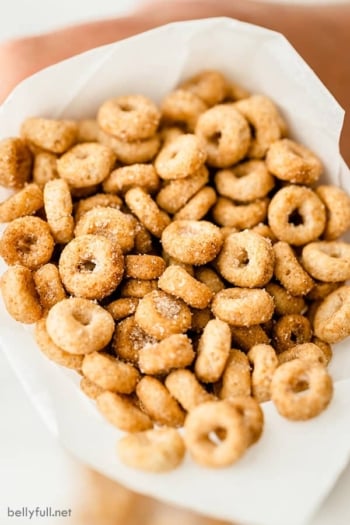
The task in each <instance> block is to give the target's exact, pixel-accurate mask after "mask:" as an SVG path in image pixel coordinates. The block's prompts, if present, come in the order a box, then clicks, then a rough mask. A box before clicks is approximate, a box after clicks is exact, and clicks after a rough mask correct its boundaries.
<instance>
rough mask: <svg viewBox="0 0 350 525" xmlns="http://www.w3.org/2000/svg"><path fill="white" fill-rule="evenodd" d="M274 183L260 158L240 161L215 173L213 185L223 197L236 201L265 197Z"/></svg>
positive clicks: (249, 200)
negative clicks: (236, 164)
mask: <svg viewBox="0 0 350 525" xmlns="http://www.w3.org/2000/svg"><path fill="white" fill-rule="evenodd" d="M274 185H275V180H274V178H273V176H272V175H271V174H270V173H269V171H268V170H267V167H266V164H265V162H263V161H262V160H250V161H247V162H242V163H241V164H238V166H235V167H234V168H231V169H229V170H228V169H226V170H220V171H218V172H217V174H216V175H215V187H216V190H217V192H218V193H219V194H220V195H222V196H223V197H229V198H230V199H233V200H234V201H237V202H251V201H255V200H256V199H261V198H263V197H266V195H267V194H268V193H269V191H271V190H272V188H273V187H274Z"/></svg>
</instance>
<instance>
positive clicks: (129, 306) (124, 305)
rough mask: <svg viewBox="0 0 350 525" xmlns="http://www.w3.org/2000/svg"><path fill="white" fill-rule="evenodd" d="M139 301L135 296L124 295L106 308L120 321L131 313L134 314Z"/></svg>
mask: <svg viewBox="0 0 350 525" xmlns="http://www.w3.org/2000/svg"><path fill="white" fill-rule="evenodd" d="M138 303H139V301H138V299H136V298H135V297H122V298H121V299H116V300H115V301H112V302H111V303H109V304H108V305H107V306H106V307H105V308H106V310H107V312H109V313H110V314H111V316H112V317H113V319H114V320H115V321H120V320H121V319H124V318H125V317H128V316H129V315H133V314H134V313H135V311H136V306H137V305H138Z"/></svg>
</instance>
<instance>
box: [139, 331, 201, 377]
mask: <svg viewBox="0 0 350 525" xmlns="http://www.w3.org/2000/svg"><path fill="white" fill-rule="evenodd" d="M194 357H195V354H194V351H193V348H192V342H191V339H189V337H187V335H184V334H174V335H170V336H169V337H167V338H166V339H163V341H160V342H159V343H156V344H153V345H145V346H144V347H143V348H141V349H140V351H139V369H140V371H141V372H142V373H143V374H152V375H162V374H167V373H169V372H170V371H171V370H173V369H176V368H185V367H186V366H189V365H190V364H191V363H192V361H193V359H194Z"/></svg>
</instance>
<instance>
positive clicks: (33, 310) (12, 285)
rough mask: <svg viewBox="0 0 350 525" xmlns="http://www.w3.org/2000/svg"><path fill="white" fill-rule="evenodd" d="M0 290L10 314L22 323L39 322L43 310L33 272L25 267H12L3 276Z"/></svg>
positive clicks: (0, 281)
mask: <svg viewBox="0 0 350 525" xmlns="http://www.w3.org/2000/svg"><path fill="white" fill-rule="evenodd" d="M0 289H1V294H2V298H3V301H4V304H5V307H6V310H7V311H8V313H9V314H10V315H11V317H13V318H14V319H16V321H19V322H20V323H25V324H32V323H36V322H37V321H39V319H40V318H41V316H42V308H41V305H40V301H39V297H38V294H37V292H36V289H35V285H34V279H33V276H32V273H31V271H30V270H29V269H28V268H25V267H24V266H19V265H17V266H11V267H10V268H8V269H7V270H6V272H5V273H4V274H3V275H2V276H1V280H0Z"/></svg>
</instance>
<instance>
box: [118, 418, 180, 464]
mask: <svg viewBox="0 0 350 525" xmlns="http://www.w3.org/2000/svg"><path fill="white" fill-rule="evenodd" d="M117 451H118V455H119V458H120V459H121V461H122V462H123V463H124V464H125V465H127V466H128V467H132V468H136V469H139V470H144V471H146V472H168V471H169V470H173V469H175V468H177V467H178V466H179V465H180V463H181V462H182V460H183V458H184V456H185V452H186V449H185V445H184V442H183V439H182V437H181V436H180V435H179V433H178V432H177V431H176V430H175V429H174V428H155V429H153V430H145V431H144V432H137V433H134V434H129V435H128V436H125V437H123V438H122V439H121V440H120V441H119V442H118V445H117Z"/></svg>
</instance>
